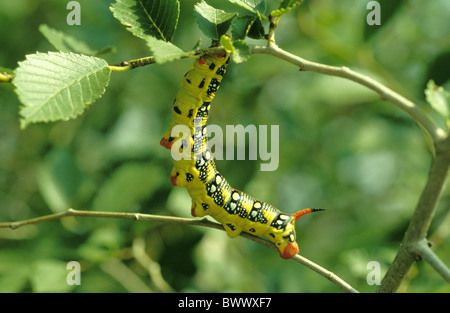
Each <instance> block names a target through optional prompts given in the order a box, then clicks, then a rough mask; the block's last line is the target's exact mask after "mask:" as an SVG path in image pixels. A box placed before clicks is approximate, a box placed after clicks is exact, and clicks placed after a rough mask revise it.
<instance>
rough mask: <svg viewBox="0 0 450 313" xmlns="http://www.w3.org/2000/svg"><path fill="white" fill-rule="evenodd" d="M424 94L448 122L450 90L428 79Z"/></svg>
mask: <svg viewBox="0 0 450 313" xmlns="http://www.w3.org/2000/svg"><path fill="white" fill-rule="evenodd" d="M425 96H426V100H427V102H428V103H429V104H430V105H431V107H432V108H433V109H435V110H436V111H437V112H438V113H439V114H441V115H442V116H443V117H445V119H446V121H447V124H448V123H449V121H450V92H448V91H447V90H445V89H444V88H443V87H439V86H437V85H436V84H435V83H434V81H432V80H430V81H429V82H428V84H427V89H425Z"/></svg>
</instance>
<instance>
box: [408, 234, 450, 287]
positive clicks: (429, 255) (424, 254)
mask: <svg viewBox="0 0 450 313" xmlns="http://www.w3.org/2000/svg"><path fill="white" fill-rule="evenodd" d="M410 251H411V252H413V253H414V254H416V255H417V256H420V258H421V259H422V260H424V261H425V262H427V263H428V264H430V266H431V267H432V268H433V269H434V270H435V271H436V272H438V274H439V275H441V276H442V278H444V280H445V281H446V282H447V283H450V269H449V268H448V267H447V266H446V265H445V264H444V262H442V261H441V259H439V257H438V256H437V255H436V254H435V253H434V252H433V250H431V245H430V244H429V242H428V241H427V240H425V239H423V240H421V241H419V242H417V243H416V244H415V245H413V246H411V247H410Z"/></svg>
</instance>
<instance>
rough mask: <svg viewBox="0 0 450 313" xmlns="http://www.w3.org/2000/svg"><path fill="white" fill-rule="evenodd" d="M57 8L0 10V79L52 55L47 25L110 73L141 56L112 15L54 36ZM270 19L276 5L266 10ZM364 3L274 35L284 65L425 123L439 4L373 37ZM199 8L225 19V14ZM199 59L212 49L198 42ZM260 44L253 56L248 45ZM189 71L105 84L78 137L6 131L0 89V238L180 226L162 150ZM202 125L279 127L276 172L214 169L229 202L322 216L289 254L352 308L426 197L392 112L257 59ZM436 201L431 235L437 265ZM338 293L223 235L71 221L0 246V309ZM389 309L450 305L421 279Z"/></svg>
mask: <svg viewBox="0 0 450 313" xmlns="http://www.w3.org/2000/svg"><path fill="white" fill-rule="evenodd" d="M67 2H68V1H61V0H46V1H42V0H41V1H36V0H17V1H8V0H0V47H1V49H0V66H1V67H5V68H9V69H14V68H15V67H16V66H17V62H19V61H21V60H24V59H25V55H26V54H32V53H35V52H36V51H40V52H47V51H53V48H52V47H51V45H50V44H49V43H48V42H47V41H46V39H45V38H44V37H43V36H42V35H41V34H40V32H39V30H38V27H39V25H40V24H43V23H45V24H47V25H49V26H50V27H52V28H55V29H58V30H61V31H64V32H66V33H67V34H70V35H72V36H74V37H76V38H78V39H80V40H83V41H85V42H87V43H88V44H89V45H90V47H91V48H93V49H101V48H103V47H105V46H109V45H112V46H114V47H115V48H116V53H115V54H111V55H108V56H106V57H105V58H106V60H107V61H108V63H109V64H115V63H119V62H120V61H123V60H130V59H135V58H139V57H144V56H147V55H149V50H148V48H147V46H146V45H145V42H143V41H142V40H140V39H138V38H135V37H133V36H132V35H131V33H129V32H128V31H126V30H125V28H124V27H123V26H122V25H121V24H120V23H119V22H118V21H117V20H116V19H114V17H113V16H112V14H111V12H110V11H109V5H110V3H111V2H112V1H103V0H102V1H87V0H80V1H79V3H80V4H81V9H82V15H81V26H69V25H67V23H66V15H67V14H68V12H69V11H68V10H66V5H67ZM180 2H181V16H180V21H179V25H178V29H177V31H176V34H175V37H174V43H175V44H177V45H179V46H180V47H182V48H183V49H185V50H188V49H191V48H192V47H194V45H195V43H196V42H197V40H198V39H199V38H200V37H203V35H202V33H201V32H200V31H199V29H198V28H197V25H196V24H195V22H194V19H193V14H192V8H193V5H194V4H195V3H196V1H194V0H180ZM268 2H269V3H272V4H273V3H278V1H272V0H270V1H268ZM367 2H368V1H360V0H345V1H326V0H305V2H304V3H303V4H302V5H301V6H300V7H299V8H297V9H296V10H295V11H293V12H291V13H290V14H287V15H286V16H285V17H283V19H282V20H281V22H280V25H279V27H278V29H277V35H276V39H277V41H278V44H279V46H281V47H282V48H283V49H285V50H287V51H289V52H292V53H294V54H297V55H299V56H302V57H304V58H306V59H309V60H312V61H317V62H323V63H326V64H331V65H338V66H339V65H345V66H348V67H350V68H352V69H354V70H356V71H359V72H361V73H365V74H368V75H370V76H371V77H373V78H375V79H377V80H379V81H381V82H382V83H384V84H386V85H387V86H389V87H391V88H392V89H394V90H396V91H398V92H400V93H401V94H402V95H404V96H406V97H407V98H409V99H411V100H413V101H415V102H416V103H419V104H420V105H423V107H424V109H426V105H425V100H424V92H423V90H424V88H425V85H426V82H427V81H428V80H429V79H434V80H435V82H436V83H437V84H438V85H444V86H446V88H447V90H450V88H449V87H450V83H449V81H448V78H449V73H450V65H449V64H450V61H449V56H450V23H449V19H448V18H449V16H450V2H449V1H448V0H434V1H427V2H424V1H419V0H404V1H380V2H381V5H382V9H383V11H382V17H381V22H382V24H381V26H372V27H369V26H367V24H366V15H367V14H368V13H369V11H368V10H367V9H366V3H367ZM208 3H210V4H211V5H215V6H217V7H221V8H224V9H227V10H228V11H231V10H232V6H231V5H227V4H225V1H213V0H210V1H208ZM203 39H204V40H203V46H204V47H207V46H208V40H207V39H206V38H203ZM249 42H250V43H258V44H262V43H261V42H253V41H251V40H250V41H249ZM191 62H192V60H181V61H177V62H174V63H170V64H164V65H161V66H160V65H152V66H147V67H145V68H140V69H135V70H133V71H130V72H126V73H112V77H111V82H110V85H109V88H108V89H107V91H106V93H105V95H104V96H103V97H102V98H101V99H100V100H99V101H97V102H96V103H94V104H93V105H92V106H91V107H90V109H89V110H87V111H86V112H85V113H84V114H83V115H82V116H80V117H79V118H77V119H76V120H70V121H67V122H56V123H50V124H35V125H31V126H29V127H28V128H27V129H26V130H20V129H19V114H18V109H19V106H20V103H19V101H18V99H17V97H16V95H15V94H14V92H13V88H12V86H10V85H9V86H6V84H2V85H0V221H1V222H6V221H16V220H21V219H27V218H33V217H38V216H42V215H46V214H51V213H55V212H62V211H64V210H66V209H67V208H69V207H71V208H75V209H79V210H102V211H114V212H116V211H117V212H141V213H151V214H162V215H173V216H186V217H189V216H190V204H191V202H190V199H189V196H188V194H187V191H186V190H185V189H181V188H174V187H172V185H171V184H170V181H169V173H170V170H171V168H172V161H171V158H170V156H169V154H168V151H167V150H165V149H163V148H161V147H160V146H159V140H160V139H161V137H162V135H163V134H164V132H165V131H166V130H167V126H168V123H169V121H170V118H171V105H172V101H173V99H174V97H175V94H176V92H177V90H178V88H179V86H180V82H181V78H182V75H183V74H184V73H185V72H186V71H187V69H188V68H189V67H190V64H191ZM209 123H210V124H217V125H220V126H222V127H225V125H237V124H243V125H249V124H254V125H279V127H280V142H279V147H280V162H279V168H278V169H277V170H276V171H274V172H261V171H260V170H259V165H260V162H261V161H231V160H229V161H227V160H223V161H218V162H217V166H218V169H219V170H220V171H221V172H222V173H223V174H224V176H225V177H226V178H227V180H228V181H229V182H230V183H231V185H232V186H233V187H235V188H237V189H241V190H245V191H246V192H248V193H249V194H251V195H253V196H255V197H257V198H259V199H261V200H264V201H267V202H269V203H271V204H273V205H274V206H276V207H277V208H279V209H280V210H282V211H284V212H289V213H291V212H295V211H296V210H299V209H302V208H306V207H321V208H326V209H327V211H326V212H323V213H320V214H319V213H318V214H315V215H308V216H306V217H304V218H302V219H300V220H299V221H298V223H297V237H298V242H299V245H300V249H301V254H302V255H303V256H305V257H307V258H309V259H311V260H312V261H314V262H316V263H318V264H320V265H321V266H323V267H325V268H326V269H328V270H330V271H332V272H334V273H335V274H337V275H338V276H340V277H341V278H342V279H344V280H346V281H347V282H348V283H350V284H351V285H352V286H353V287H355V288H357V289H358V290H360V291H362V292H373V291H374V290H375V289H376V286H370V285H368V284H367V282H366V276H367V275H368V274H369V272H370V270H368V269H367V263H368V262H370V261H377V262H379V263H380V264H381V270H382V275H384V273H385V271H386V269H387V267H388V266H389V264H390V262H391V261H392V260H393V257H394V255H395V253H396V251H397V249H398V247H399V243H400V242H401V240H402V236H403V233H404V231H405V229H406V226H407V224H408V222H409V219H410V217H411V215H412V212H413V209H414V207H415V205H416V202H417V200H418V196H419V194H420V192H421V189H422V188H423V186H424V183H425V180H426V177H427V173H428V169H429V167H430V162H431V160H432V158H431V154H430V151H429V149H428V147H427V142H426V140H425V137H424V135H423V133H422V131H421V129H420V128H419V127H418V126H417V125H416V124H415V122H414V121H412V120H411V119H410V118H409V117H408V116H407V115H406V114H404V113H403V112H402V111H400V110H399V109H397V108H396V107H395V106H394V105H392V104H390V103H386V102H383V101H381V99H380V98H379V97H378V96H377V95H376V94H374V93H373V92H371V91H369V90H367V89H365V88H363V87H361V86H359V85H357V84H355V83H352V82H349V81H345V80H343V79H340V78H335V77H329V76H325V75H320V74H317V73H309V72H299V71H298V69H297V68H295V67H294V66H292V65H290V64H287V63H286V62H283V61H281V60H278V59H276V58H273V57H270V56H267V55H254V56H252V57H251V59H250V60H249V61H248V62H246V63H243V64H239V65H236V64H233V63H232V64H231V65H230V67H229V70H228V74H227V76H226V77H225V79H224V80H223V83H222V86H221V89H220V90H219V92H218V93H217V96H216V99H215V100H214V103H213V108H212V111H211V116H210V119H209ZM449 203H450V193H449V188H446V189H445V190H444V194H443V197H442V200H441V203H440V205H439V209H438V211H437V213H436V216H435V219H434V221H433V224H432V225H431V230H430V239H431V240H432V241H433V242H434V243H435V249H436V252H437V254H438V255H439V256H440V257H441V258H442V260H443V261H444V262H446V263H447V265H448V264H449V260H450V249H449V246H450V236H449V233H450V222H449V217H448V207H449ZM69 261H78V262H80V264H81V268H82V273H81V285H80V286H71V285H68V284H67V283H66V276H67V274H68V273H69V270H67V269H66V264H67V262H69ZM45 291H49V292H139V291H142V292H147V291H150V292H159V291H179V292H340V290H339V289H338V288H337V287H336V286H334V285H333V284H331V283H330V282H329V281H328V280H326V279H324V278H323V277H321V276H319V275H318V274H316V273H314V272H312V271H311V270H309V269H307V268H306V267H303V266H301V265H299V264H297V263H295V262H292V261H286V260H282V259H281V258H280V257H279V255H278V254H277V253H276V252H274V251H272V250H270V249H267V248H265V247H262V246H259V245H257V244H255V243H253V242H251V241H248V240H245V239H243V238H237V239H234V240H231V239H229V238H228V237H227V236H226V234H225V233H224V232H221V231H217V230H210V229H203V228H198V227H191V226H183V225H178V224H162V223H149V222H134V221H128V220H115V219H94V218H66V219H63V220H60V221H52V222H46V223H42V224H37V225H30V226H26V227H23V228H20V229H17V230H14V231H12V230H9V229H0V292H45ZM399 291H401V292H449V291H450V287H449V286H448V285H447V284H446V283H445V282H444V281H443V280H442V279H441V278H440V277H439V276H438V275H437V274H436V273H435V272H434V271H433V270H432V269H430V267H429V266H428V265H427V264H425V263H424V262H419V263H417V264H415V265H414V267H413V268H412V270H411V271H410V273H409V274H408V276H407V277H406V278H405V281H404V283H403V285H402V286H401V288H400V290H399Z"/></svg>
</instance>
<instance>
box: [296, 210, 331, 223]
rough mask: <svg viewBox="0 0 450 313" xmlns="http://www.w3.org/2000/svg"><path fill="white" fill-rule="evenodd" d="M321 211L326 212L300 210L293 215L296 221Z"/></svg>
mask: <svg viewBox="0 0 450 313" xmlns="http://www.w3.org/2000/svg"><path fill="white" fill-rule="evenodd" d="M319 211H325V209H316V208H313V209H309V208H308V209H304V210H300V211H298V212H295V213H293V214H292V216H293V217H294V219H295V220H298V219H299V218H300V217H301V216H303V215H305V214H308V213H313V212H319Z"/></svg>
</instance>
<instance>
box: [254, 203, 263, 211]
mask: <svg viewBox="0 0 450 313" xmlns="http://www.w3.org/2000/svg"><path fill="white" fill-rule="evenodd" d="M253 207H254V208H255V209H259V208H261V203H259V202H255V204H254V205H253ZM255 213H256V212H255Z"/></svg>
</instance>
